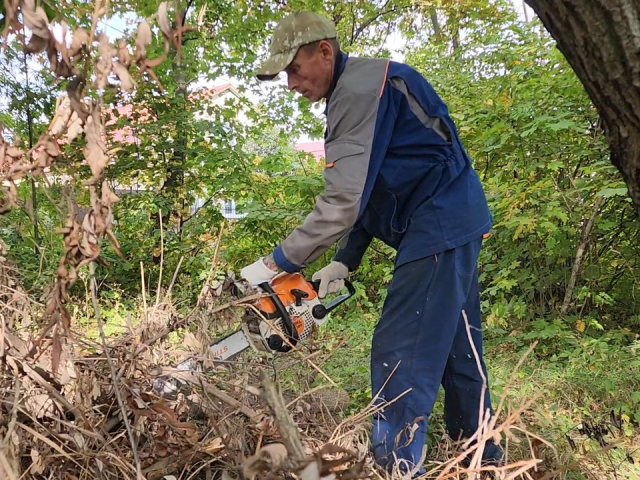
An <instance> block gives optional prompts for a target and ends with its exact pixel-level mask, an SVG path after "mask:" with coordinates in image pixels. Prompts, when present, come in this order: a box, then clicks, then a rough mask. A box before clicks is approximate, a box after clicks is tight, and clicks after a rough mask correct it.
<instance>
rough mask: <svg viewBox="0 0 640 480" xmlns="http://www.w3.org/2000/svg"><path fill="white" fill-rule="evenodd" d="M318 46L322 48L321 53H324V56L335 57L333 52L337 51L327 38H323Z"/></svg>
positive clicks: (327, 57)
mask: <svg viewBox="0 0 640 480" xmlns="http://www.w3.org/2000/svg"><path fill="white" fill-rule="evenodd" d="M318 48H319V49H320V53H321V54H322V57H323V58H326V59H329V60H330V59H332V58H333V54H334V53H335V52H334V51H333V46H332V45H331V43H329V42H327V41H326V40H321V41H320V45H318Z"/></svg>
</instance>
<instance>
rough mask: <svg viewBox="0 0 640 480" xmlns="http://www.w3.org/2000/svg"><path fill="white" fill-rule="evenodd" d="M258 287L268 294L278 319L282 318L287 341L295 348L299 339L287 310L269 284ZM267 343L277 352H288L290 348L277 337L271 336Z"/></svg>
mask: <svg viewBox="0 0 640 480" xmlns="http://www.w3.org/2000/svg"><path fill="white" fill-rule="evenodd" d="M259 287H260V288H261V289H262V290H264V291H265V292H266V293H268V294H269V298H271V300H272V301H273V304H274V306H275V307H276V311H277V312H278V314H279V315H280V318H282V323H283V325H284V329H285V333H286V334H287V336H288V337H289V341H290V342H291V344H292V345H294V346H295V345H296V343H298V339H299V336H298V331H297V330H296V328H295V327H294V326H293V322H292V321H291V317H290V316H289V312H287V309H286V308H285V307H284V304H283V303H282V300H280V297H279V296H278V295H277V294H276V292H275V291H274V290H273V288H272V287H271V285H270V284H269V282H264V283H261V284H260V285H259ZM268 342H269V347H270V348H271V349H273V350H277V351H279V352H288V351H289V350H291V346H289V345H287V344H286V343H285V342H284V341H283V340H282V338H280V337H279V336H278V335H271V337H269V339H268Z"/></svg>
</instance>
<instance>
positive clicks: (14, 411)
mask: <svg viewBox="0 0 640 480" xmlns="http://www.w3.org/2000/svg"><path fill="white" fill-rule="evenodd" d="M15 382H16V385H15V388H14V392H13V407H11V420H10V421H9V426H8V427H7V433H6V434H5V437H4V439H3V440H2V445H0V451H1V450H2V449H3V448H6V446H7V445H8V444H9V439H10V438H11V434H12V433H13V429H14V428H16V422H17V421H18V404H19V402H18V399H19V397H20V387H21V386H22V381H21V380H20V377H18V376H16V377H15Z"/></svg>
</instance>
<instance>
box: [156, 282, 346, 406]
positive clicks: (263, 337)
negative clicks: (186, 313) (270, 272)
mask: <svg viewBox="0 0 640 480" xmlns="http://www.w3.org/2000/svg"><path fill="white" fill-rule="evenodd" d="M344 282H345V286H346V287H347V291H348V293H344V294H342V295H339V296H338V297H336V298H335V299H333V300H332V301H330V302H329V303H327V304H326V305H325V304H323V303H322V302H321V301H320V298H319V297H318V289H319V288H320V280H316V281H312V282H309V281H307V280H306V279H305V278H304V277H303V276H302V275H300V274H299V273H284V274H281V275H278V276H277V277H275V278H273V279H272V280H271V281H270V282H265V283H261V284H260V285H258V287H259V288H260V289H261V290H262V291H264V293H265V294H266V295H265V296H263V297H260V298H259V299H257V300H256V301H255V302H254V303H253V307H254V308H255V310H253V309H251V311H249V312H248V313H247V314H246V315H245V316H244V318H243V321H242V324H241V327H240V328H239V329H238V330H236V331H235V332H233V333H231V334H230V335H227V336H226V337H224V338H221V339H219V340H217V341H215V342H213V343H212V344H211V345H210V346H209V358H210V359H211V360H213V361H216V360H217V361H222V362H224V361H229V360H232V359H233V358H235V357H237V356H238V355H240V354H241V353H242V352H244V351H245V350H247V349H250V348H252V349H254V350H256V351H263V352H269V353H286V352H289V351H291V350H292V349H293V348H294V347H296V346H297V345H298V344H299V343H300V342H304V341H305V340H306V339H307V338H309V337H310V335H311V334H312V332H313V331H314V328H315V327H316V326H320V325H322V324H324V323H325V322H326V321H327V320H328V318H329V313H331V312H332V311H333V310H335V309H336V308H337V307H338V306H339V305H341V304H343V303H344V302H346V301H347V300H348V299H349V298H351V297H352V296H353V295H354V294H355V293H356V290H355V288H354V286H353V284H352V283H351V282H349V281H348V280H346V279H345V281H344ZM176 368H177V369H178V370H183V371H184V370H193V369H195V368H197V367H196V365H195V364H194V361H193V360H186V361H184V362H181V363H180V364H178V365H177V366H176ZM167 380H168V379H161V378H157V379H156V380H155V382H154V389H155V390H156V392H157V393H158V394H161V393H165V394H166V393H170V392H171V391H175V389H176V385H175V382H174V381H169V382H167Z"/></svg>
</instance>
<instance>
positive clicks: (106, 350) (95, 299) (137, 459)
mask: <svg viewBox="0 0 640 480" xmlns="http://www.w3.org/2000/svg"><path fill="white" fill-rule="evenodd" d="M141 265H142V263H141ZM95 270H96V267H95V263H94V262H91V263H90V264H89V273H90V274H91V300H92V301H93V308H94V310H95V314H96V320H97V321H98V329H99V330H100V339H101V340H102V347H103V349H104V354H105V356H106V357H107V363H109V370H110V371H111V379H112V380H113V390H114V393H115V394H116V399H117V400H118V406H119V407H120V411H121V412H122V421H123V422H124V425H125V427H126V429H127V434H128V435H129V442H130V443H131V449H132V451H133V458H134V459H135V462H136V472H137V476H138V480H142V479H143V478H144V477H143V476H142V468H141V466H140V457H139V456H138V449H137V446H136V439H135V437H134V436H133V431H132V430H131V425H130V424H129V417H128V413H127V410H126V408H125V405H124V402H123V401H122V395H121V394H120V389H119V388H118V376H117V375H116V370H115V368H114V366H113V360H112V359H111V354H110V353H109V347H107V337H106V336H105V334H104V329H103V328H102V317H101V316H100V309H99V308H98V297H97V292H96V290H97V286H98V283H97V282H96V275H95V273H96V271H95ZM143 278H144V277H143ZM143 291H144V290H143ZM145 308H146V307H145Z"/></svg>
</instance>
